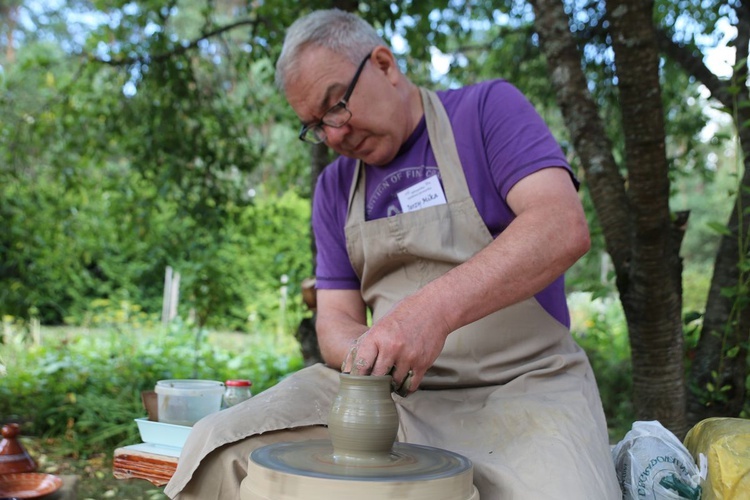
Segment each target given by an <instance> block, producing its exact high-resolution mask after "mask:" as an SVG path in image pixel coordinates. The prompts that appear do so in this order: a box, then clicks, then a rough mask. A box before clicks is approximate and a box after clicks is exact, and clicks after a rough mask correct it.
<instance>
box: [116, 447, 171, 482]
mask: <svg viewBox="0 0 750 500" xmlns="http://www.w3.org/2000/svg"><path fill="white" fill-rule="evenodd" d="M179 457H180V448H173V447H171V446H159V445H154V444H148V443H141V444H133V445H129V446H123V447H122V448H117V449H116V450H115V453H114V462H113V465H112V472H113V474H114V476H115V477H116V478H117V479H145V480H146V481H149V482H151V484H153V485H155V486H164V485H165V484H167V483H168V482H169V480H170V479H171V478H172V475H173V474H174V472H175V470H176V469H177V460H178V458H179Z"/></svg>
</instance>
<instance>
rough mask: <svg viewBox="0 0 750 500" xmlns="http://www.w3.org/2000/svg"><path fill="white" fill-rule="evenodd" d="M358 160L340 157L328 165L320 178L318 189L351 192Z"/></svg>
mask: <svg viewBox="0 0 750 500" xmlns="http://www.w3.org/2000/svg"><path fill="white" fill-rule="evenodd" d="M356 166H357V160H355V159H352V158H347V157H346V156H339V157H337V158H336V159H335V160H333V161H332V162H331V163H329V164H328V165H326V167H325V168H324V169H323V171H322V172H321V173H320V175H319V176H318V188H322V189H325V190H326V191H329V192H342V191H343V192H345V193H348V192H349V188H350V187H351V183H352V179H353V177H354V172H355V169H356Z"/></svg>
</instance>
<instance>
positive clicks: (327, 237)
mask: <svg viewBox="0 0 750 500" xmlns="http://www.w3.org/2000/svg"><path fill="white" fill-rule="evenodd" d="M437 94H438V96H439V98H440V101H441V102H442V103H443V106H444V107H445V110H446V112H447V113H448V116H449V118H450V121H451V125H452V128H453V135H454V137H455V140H456V146H457V149H458V154H459V157H460V159H461V164H462V166H463V169H464V175H465V176H466V182H467V184H468V186H469V192H470V193H471V196H472V198H473V199H474V203H475V204H476V207H477V210H478V211H479V214H480V215H481V217H482V219H483V220H484V222H485V224H486V225H487V228H488V229H489V231H490V233H491V234H492V236H493V237H495V236H497V235H498V234H499V233H501V232H502V231H503V230H504V229H505V228H506V227H507V226H508V224H509V223H510V222H511V221H512V220H513V218H514V217H515V215H514V214H513V212H512V211H511V209H510V207H509V206H508V204H507V203H506V202H505V198H506V196H507V194H508V191H510V189H511V188H512V187H513V186H514V185H515V183H516V182H518V181H519V180H520V179H522V178H524V177H525V176H527V175H529V174H531V173H533V172H536V171H538V170H541V169H543V168H548V167H564V168H567V169H568V170H570V167H569V166H568V162H567V160H566V159H565V156H564V155H563V152H562V150H561V149H560V146H559V144H558V143H557V141H556V140H555V138H554V137H553V136H552V134H551V132H550V130H549V128H548V127H547V125H546V124H545V123H544V121H543V120H542V118H541V117H540V116H539V115H538V114H537V112H536V110H535V109H534V107H533V106H532V105H531V103H530V102H529V101H528V100H527V99H526V98H525V97H524V96H523V95H522V94H521V92H520V91H519V90H518V89H516V88H515V87H514V86H513V85H511V84H510V83H508V82H506V81H504V80H493V81H489V82H484V83H479V84H476V85H471V86H468V87H464V88H461V89H456V90H446V91H440V92H438V93H437ZM356 167H357V160H354V159H351V158H347V157H343V156H341V157H339V158H338V159H336V160H335V161H334V162H333V163H331V164H330V165H328V166H327V167H326V168H325V169H324V171H323V172H322V174H321V175H320V177H319V178H318V183H317V186H316V189H315V197H314V201H313V213H312V224H313V231H314V234H315V242H316V246H317V262H316V287H317V288H320V289H346V290H355V289H359V287H360V282H359V279H358V278H357V274H356V273H355V272H354V269H353V268H352V265H351V263H350V261H349V256H348V254H347V251H346V237H345V235H344V225H345V224H346V212H347V202H348V197H349V191H350V188H351V184H352V179H353V177H354V172H355V169H356ZM365 169H366V170H365V171H366V189H365V190H366V197H365V219H366V220H373V219H377V218H381V217H389V216H392V215H396V214H399V213H401V212H402V209H401V205H400V203H399V200H398V193H399V192H401V191H403V190H404V189H406V188H408V187H410V186H413V185H414V184H416V183H418V182H421V181H423V180H424V179H426V178H427V177H430V176H433V175H439V171H438V167H437V162H436V160H435V155H434V154H433V152H432V148H431V146H430V141H429V138H428V134H427V125H426V123H425V120H424V117H423V118H422V120H421V121H420V123H419V125H418V126H417V128H416V129H415V130H414V132H413V133H412V135H411V136H410V137H409V139H408V140H407V141H406V142H405V143H404V144H403V146H401V149H400V150H399V152H398V155H397V156H396V157H395V158H394V159H393V161H391V162H390V163H389V164H387V165H384V166H372V165H366V166H365ZM571 178H572V179H573V182H575V183H576V187H577V181H576V180H575V178H574V177H573V176H572V173H571ZM536 298H537V300H538V301H539V303H540V304H541V305H542V307H544V309H545V310H546V311H547V312H548V313H550V314H551V315H552V316H553V317H555V318H556V319H557V320H558V321H560V322H561V323H562V324H563V325H565V326H570V317H569V314H568V307H567V303H566V300H565V288H564V277H563V276H560V277H559V278H558V279H557V280H555V281H554V282H553V283H552V284H551V285H550V286H548V287H547V288H546V289H544V290H543V291H541V292H540V293H538V294H537V295H536Z"/></svg>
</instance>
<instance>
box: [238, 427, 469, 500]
mask: <svg viewBox="0 0 750 500" xmlns="http://www.w3.org/2000/svg"><path fill="white" fill-rule="evenodd" d="M473 477H474V474H473V466H472V464H471V461H469V460H468V459H467V458H465V457H463V456H461V455H459V454H457V453H453V452H451V451H448V450H442V449H439V448H433V447H429V446H422V445H416V444H409V443H395V444H394V445H393V448H392V450H391V452H390V454H389V456H388V457H386V458H385V459H382V458H381V459H379V460H372V461H370V460H367V459H361V460H356V461H347V462H346V463H337V460H336V459H335V458H334V454H333V446H332V445H331V442H330V441H328V440H313V441H300V442H286V443H276V444H271V445H268V446H264V447H262V448H258V449H257V450H255V451H253V452H252V454H251V455H250V461H249V467H248V474H247V478H246V479H245V480H244V481H243V482H242V488H241V495H240V497H241V500H301V499H304V500H330V499H332V498H345V497H344V496H343V495H354V494H356V498H357V499H358V500H376V499H389V500H391V499H394V498H398V499H403V500H423V499H424V500H478V499H479V494H478V493H477V490H476V488H475V487H474V485H473ZM352 498H355V497H354V496H352Z"/></svg>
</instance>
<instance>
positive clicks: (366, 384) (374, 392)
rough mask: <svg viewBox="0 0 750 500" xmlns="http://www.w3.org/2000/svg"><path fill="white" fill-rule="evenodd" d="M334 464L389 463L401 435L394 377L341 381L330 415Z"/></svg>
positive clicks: (348, 377) (345, 376)
mask: <svg viewBox="0 0 750 500" xmlns="http://www.w3.org/2000/svg"><path fill="white" fill-rule="evenodd" d="M328 432H329V434H330V436H331V443H332V444H333V461H334V462H335V463H339V464H357V463H358V462H361V461H365V462H370V463H374V462H378V463H388V462H389V461H391V460H392V454H391V449H392V448H393V443H394V442H395V441H396V434H397V433H398V413H397V412H396V404H395V403H394V402H393V399H392V398H391V377H390V375H386V376H382V377H375V376H364V375H349V374H344V373H342V374H341V375H340V377H339V392H338V394H337V395H336V397H335V398H334V400H333V404H332V405H331V411H330V412H329V413H328Z"/></svg>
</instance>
